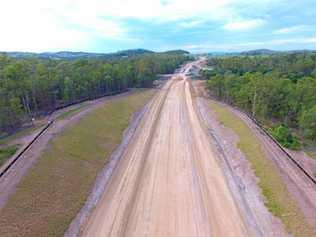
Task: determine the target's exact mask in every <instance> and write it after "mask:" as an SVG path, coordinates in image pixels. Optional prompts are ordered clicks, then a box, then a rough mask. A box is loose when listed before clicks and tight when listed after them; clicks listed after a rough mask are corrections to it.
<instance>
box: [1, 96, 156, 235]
mask: <svg viewBox="0 0 316 237" xmlns="http://www.w3.org/2000/svg"><path fill="white" fill-rule="evenodd" d="M152 94H153V91H143V92H138V93H135V94H132V95H129V96H125V97H120V98H117V99H115V100H112V101H109V102H107V103H105V104H104V105H102V106H101V107H99V108H97V109H95V110H93V111H92V112H90V113H89V114H88V115H86V116H85V117H83V118H82V119H81V120H80V121H79V122H77V123H76V124H74V125H72V126H69V127H67V128H66V129H65V130H64V131H63V133H62V134H60V135H58V136H57V137H55V138H54V139H53V140H52V141H51V143H50V147H49V148H48V149H47V150H46V152H45V153H44V154H43V156H42V157H41V159H39V160H38V162H37V163H36V164H35V165H34V167H33V168H32V170H31V171H30V172H29V173H28V174H27V175H26V176H25V177H24V178H23V180H22V181H21V183H20V184H19V186H18V188H17V191H16V193H14V194H13V195H12V197H11V198H10V200H9V202H8V203H7V205H6V206H5V207H4V209H2V210H1V213H0V230H1V236H2V237H4V236H32V237H36V236H62V235H63V233H64V232H65V231H66V230H67V228H68V225H69V224H70V222H71V220H72V219H73V218H74V217H75V215H76V214H77V213H78V211H79V210H80V208H81V207H82V206H83V205H84V202H85V200H86V198H87V196H88V195H89V191H90V189H91V187H92V185H93V183H94V181H95V178H96V175H97V173H98V171H100V170H101V169H102V167H103V166H104V164H105V163H106V162H107V158H108V157H109V155H110V154H111V152H112V151H113V149H115V147H116V146H117V145H118V144H119V143H120V141H121V139H122V133H123V131H124V129H125V128H126V127H127V126H128V123H129V119H130V117H131V115H132V114H133V113H134V112H135V111H137V110H139V109H140V108H141V107H143V106H144V104H145V103H146V102H147V101H148V100H149V98H150V97H151V96H152Z"/></svg>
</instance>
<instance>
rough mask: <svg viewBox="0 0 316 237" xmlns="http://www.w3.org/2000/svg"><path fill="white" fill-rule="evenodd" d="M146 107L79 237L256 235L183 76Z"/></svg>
mask: <svg viewBox="0 0 316 237" xmlns="http://www.w3.org/2000/svg"><path fill="white" fill-rule="evenodd" d="M190 66H192V63H191V64H188V65H187V66H186V67H185V68H183V70H181V72H182V73H180V74H177V75H175V76H174V77H173V78H172V79H171V80H170V81H168V82H167V83H166V84H165V85H164V86H163V88H162V89H161V90H160V91H159V92H158V93H157V94H156V95H155V97H154V98H153V100H152V101H151V102H150V104H149V109H148V111H146V113H145V115H144V116H143V118H142V120H141V121H140V124H139V126H138V127H137V129H136V131H135V134H134V136H133V139H132V141H131V142H130V143H129V144H128V146H127V148H126V150H125V152H124V154H123V156H122V157H121V159H120V160H119V162H118V164H117V166H116V168H115V169H114V172H113V174H112V176H111V177H110V180H109V182H108V185H107V186H106V188H105V192H104V194H103V196H102V198H101V199H100V201H99V202H98V204H97V206H96V208H95V209H94V211H93V212H92V214H91V216H90V218H89V219H88V222H87V224H86V225H85V227H84V228H83V230H82V232H81V235H82V236H95V237H97V236H137V237H141V236H181V237H185V236H190V237H191V236H234V237H235V236H255V235H256V234H257V233H258V232H260V230H255V228H254V226H253V225H251V223H248V219H247V218H246V217H245V216H244V210H241V208H243V207H242V206H240V205H239V204H238V201H239V200H237V199H235V196H234V195H233V194H232V192H234V190H232V189H231V187H230V185H229V181H227V178H226V174H225V173H224V172H223V170H222V167H221V164H220V162H219V161H218V153H217V152H216V151H215V150H214V149H213V148H212V145H211V142H210V137H209V135H208V132H207V129H206V127H205V126H204V124H203V122H202V121H201V119H200V117H199V115H198V112H197V108H196V101H195V98H194V97H193V96H192V94H193V93H192V92H193V89H192V86H191V82H190V80H189V79H187V78H186V77H185V75H184V74H185V72H186V71H187V70H188V68H189V67H190Z"/></svg>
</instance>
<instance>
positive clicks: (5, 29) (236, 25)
mask: <svg viewBox="0 0 316 237" xmlns="http://www.w3.org/2000/svg"><path fill="white" fill-rule="evenodd" d="M0 1H1V14H0V29H1V35H0V51H31V52H46V51H60V50H70V51H88V52H114V51H117V50H123V49H129V48H146V49H152V50H157V51H163V50H169V49H180V48H181V49H185V50H189V51H191V52H214V51H241V50H250V49H256V48H270V49H278V50H290V49H316V2H315V0H88V1H87V0H28V1H20V0H0Z"/></svg>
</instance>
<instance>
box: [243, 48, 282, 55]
mask: <svg viewBox="0 0 316 237" xmlns="http://www.w3.org/2000/svg"><path fill="white" fill-rule="evenodd" d="M277 53H280V51H274V50H270V49H255V50H249V51H245V52H241V53H240V54H241V55H247V56H256V55H272V54H277Z"/></svg>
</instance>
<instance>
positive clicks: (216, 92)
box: [205, 53, 316, 148]
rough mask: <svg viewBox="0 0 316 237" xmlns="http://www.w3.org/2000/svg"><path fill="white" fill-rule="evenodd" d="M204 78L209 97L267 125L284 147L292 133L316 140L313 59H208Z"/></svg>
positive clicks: (289, 143)
mask: <svg viewBox="0 0 316 237" xmlns="http://www.w3.org/2000/svg"><path fill="white" fill-rule="evenodd" d="M208 63H209V66H211V67H212V68H213V70H212V71H206V72H205V76H206V77H207V78H208V79H209V80H208V81H207V85H208V89H209V91H210V93H211V95H213V96H215V97H217V98H220V99H221V100H224V101H225V102H227V103H230V104H234V105H236V106H238V107H240V108H242V109H244V110H246V111H248V112H249V113H251V114H252V115H253V116H254V117H256V118H257V119H258V120H261V121H262V122H264V123H265V124H269V125H272V124H274V126H275V127H274V128H272V130H271V131H272V133H273V134H274V135H275V137H280V139H279V140H282V139H284V137H286V139H285V140H286V141H285V142H283V144H285V145H286V146H288V147H293V148H297V142H296V140H295V139H293V136H292V135H291V132H289V129H288V128H291V129H292V130H295V131H299V133H300V134H301V135H302V137H304V138H307V139H311V140H314V141H316V55H315V54H311V53H301V54H284V55H274V56H257V57H248V56H247V57H244V56H239V57H226V58H211V59H210V60H209V62H208Z"/></svg>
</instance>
